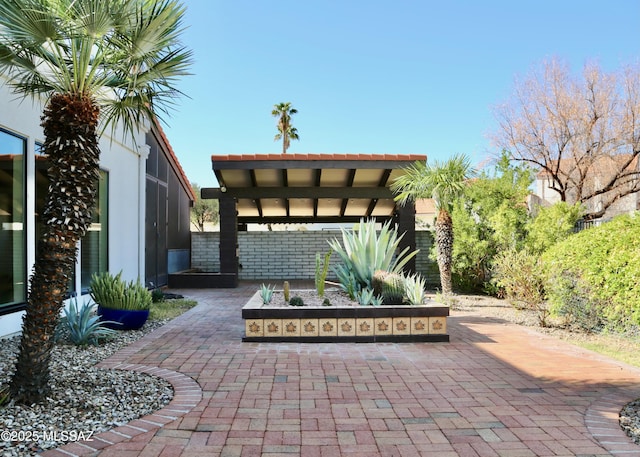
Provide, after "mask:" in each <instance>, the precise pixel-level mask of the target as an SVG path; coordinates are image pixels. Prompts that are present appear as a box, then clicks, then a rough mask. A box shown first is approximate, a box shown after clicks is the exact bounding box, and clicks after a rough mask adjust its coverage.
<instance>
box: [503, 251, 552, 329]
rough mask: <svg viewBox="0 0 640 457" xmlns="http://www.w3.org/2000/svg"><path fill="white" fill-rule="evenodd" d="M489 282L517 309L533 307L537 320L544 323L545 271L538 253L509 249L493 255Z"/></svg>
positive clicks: (545, 309) (545, 323)
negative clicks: (502, 292)
mask: <svg viewBox="0 0 640 457" xmlns="http://www.w3.org/2000/svg"><path fill="white" fill-rule="evenodd" d="M492 281H493V282H494V283H495V284H496V285H497V286H498V287H499V288H501V289H502V290H504V294H505V296H506V298H507V299H509V300H510V301H511V302H512V303H513V304H514V306H516V307H518V308H526V309H531V310H534V311H536V312H537V313H538V321H539V323H540V325H542V326H543V327H546V326H547V318H548V316H549V309H548V307H547V304H546V301H545V293H544V284H545V280H544V273H543V270H542V265H541V262H540V260H539V257H538V256H537V255H534V254H531V253H530V252H529V251H527V250H521V251H517V250H515V249H510V250H507V251H503V252H501V253H500V254H498V255H497V256H496V258H495V259H494V263H493V279H492Z"/></svg>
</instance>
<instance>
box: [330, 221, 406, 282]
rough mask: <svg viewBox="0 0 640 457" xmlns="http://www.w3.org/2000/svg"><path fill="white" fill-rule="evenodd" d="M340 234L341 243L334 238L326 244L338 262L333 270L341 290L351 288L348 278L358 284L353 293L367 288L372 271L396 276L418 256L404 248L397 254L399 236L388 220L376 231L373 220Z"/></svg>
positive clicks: (363, 222) (400, 237) (343, 230)
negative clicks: (341, 286) (341, 287)
mask: <svg viewBox="0 0 640 457" xmlns="http://www.w3.org/2000/svg"><path fill="white" fill-rule="evenodd" d="M341 231H342V244H341V243H340V241H338V239H337V238H334V239H333V240H332V241H330V242H329V245H330V246H331V249H333V250H334V251H335V252H336V253H337V254H338V256H339V257H340V260H341V262H342V263H341V264H339V265H336V266H335V267H334V271H335V273H336V275H337V276H338V280H339V281H340V283H341V284H342V285H343V288H344V289H345V290H346V288H348V287H351V285H350V284H349V282H350V281H351V276H353V279H355V281H356V282H357V284H358V288H357V290H356V291H355V292H356V293H357V292H358V291H359V290H360V289H364V288H371V287H372V284H371V280H372V278H373V273H374V272H375V271H376V270H384V271H390V272H393V273H400V272H401V271H402V268H403V267H404V265H405V264H406V263H407V262H408V261H409V260H410V259H412V258H413V257H415V255H416V254H417V253H418V251H413V252H409V248H408V247H407V248H405V249H403V250H402V252H399V253H398V252H397V250H398V246H399V244H400V241H401V240H402V237H403V235H400V236H398V233H397V231H396V230H395V229H392V228H391V221H388V222H386V223H384V224H383V225H382V228H381V229H380V232H378V231H377V230H376V221H375V219H370V220H367V221H365V220H364V219H361V220H360V224H358V225H357V226H356V227H354V228H353V229H352V230H345V229H341ZM396 254H397V255H396ZM343 281H345V282H343Z"/></svg>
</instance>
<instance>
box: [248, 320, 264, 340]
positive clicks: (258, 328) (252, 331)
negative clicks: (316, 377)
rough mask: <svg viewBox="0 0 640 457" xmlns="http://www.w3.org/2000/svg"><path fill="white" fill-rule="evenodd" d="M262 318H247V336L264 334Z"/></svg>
mask: <svg viewBox="0 0 640 457" xmlns="http://www.w3.org/2000/svg"><path fill="white" fill-rule="evenodd" d="M262 323H263V322H262V319H247V320H246V321H245V333H246V335H247V336H264V331H263V329H262Z"/></svg>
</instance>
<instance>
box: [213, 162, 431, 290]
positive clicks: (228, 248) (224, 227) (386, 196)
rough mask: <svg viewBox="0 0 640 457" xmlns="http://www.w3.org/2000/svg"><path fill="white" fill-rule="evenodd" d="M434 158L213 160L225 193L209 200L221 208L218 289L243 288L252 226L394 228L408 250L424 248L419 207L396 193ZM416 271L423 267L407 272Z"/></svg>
mask: <svg viewBox="0 0 640 457" xmlns="http://www.w3.org/2000/svg"><path fill="white" fill-rule="evenodd" d="M426 159H427V157H426V155H418V154H414V155H391V154H378V155H373V154H264V155H250V154H241V155H226V156H220V155H213V156H212V157H211V162H212V168H213V172H214V174H215V176H216V178H217V180H218V183H219V187H217V188H203V189H202V194H201V196H202V198H203V199H218V200H219V202H220V272H219V273H218V274H217V275H216V276H215V278H214V280H213V281H212V287H237V285H238V272H239V254H238V231H241V230H246V228H247V224H250V223H260V224H281V223H355V222H358V221H359V220H360V219H361V218H375V219H376V220H377V221H380V222H385V221H388V220H392V221H393V223H394V224H395V225H396V227H397V228H398V231H399V233H405V235H404V237H403V239H402V245H401V248H404V247H409V248H410V249H412V250H414V249H415V248H416V239H415V207H414V205H412V204H407V205H405V206H397V205H396V204H395V202H394V200H393V193H392V192H391V190H390V189H389V185H390V184H391V183H392V182H393V180H394V179H396V178H397V177H398V176H400V175H401V174H402V173H404V171H403V168H404V167H407V166H409V165H411V164H412V163H414V162H415V161H425V160H426ZM406 268H407V269H408V270H409V271H411V272H414V271H415V261H413V262H410V263H409V264H408V265H407V267H406Z"/></svg>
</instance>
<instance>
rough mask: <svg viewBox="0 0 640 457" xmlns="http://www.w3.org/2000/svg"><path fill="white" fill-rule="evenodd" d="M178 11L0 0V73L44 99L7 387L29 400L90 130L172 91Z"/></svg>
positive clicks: (162, 6)
mask: <svg viewBox="0 0 640 457" xmlns="http://www.w3.org/2000/svg"><path fill="white" fill-rule="evenodd" d="M184 11H185V8H184V6H182V4H181V3H179V2H177V1H172V0H81V1H78V0H1V1H0V76H4V77H5V78H6V79H7V81H8V82H7V84H8V85H9V86H10V87H11V88H12V89H13V91H14V92H15V93H16V94H19V95H22V96H24V97H27V96H31V97H34V98H36V99H42V100H43V101H44V102H45V108H44V112H43V114H42V118H41V120H42V124H41V125H42V127H43V130H44V145H43V152H44V154H46V156H47V159H48V161H49V165H50V168H49V179H50V186H49V192H48V195H47V199H46V202H45V207H44V211H43V213H44V214H43V220H44V221H45V228H44V234H43V235H42V238H41V239H40V240H39V245H38V250H37V258H36V263H35V268H34V270H33V273H32V275H31V279H30V284H29V293H28V298H27V308H26V315H25V317H24V320H23V325H22V337H21V342H20V353H19V356H18V360H17V363H16V370H15V373H14V375H13V378H12V380H11V384H10V388H9V392H10V395H11V398H12V399H13V400H15V401H16V402H21V403H27V404H30V403H35V402H39V401H41V400H42V399H44V398H45V396H46V395H47V393H48V391H49V390H50V386H49V377H50V371H49V360H50V357H51V351H52V348H53V336H54V332H55V328H56V324H57V322H58V318H59V315H60V311H61V309H62V306H63V299H64V295H65V292H66V290H67V286H68V284H69V279H70V278H71V274H72V271H73V266H74V263H75V259H76V255H77V244H78V241H79V239H80V238H81V237H82V236H83V235H84V234H85V232H86V230H87V228H88V225H89V223H90V222H91V212H92V208H93V207H94V205H95V196H96V183H97V181H98V175H99V161H100V149H99V137H100V135H101V134H102V132H103V131H104V129H105V128H106V127H107V126H111V128H112V132H115V130H116V124H117V125H119V126H122V128H123V131H124V134H125V135H128V134H131V135H132V136H133V134H134V132H136V130H137V129H138V126H140V125H141V123H142V122H145V121H149V120H152V119H154V118H155V117H157V115H158V114H159V113H158V111H159V110H160V111H162V112H166V109H167V108H168V107H169V106H170V105H171V102H172V100H173V99H174V97H176V96H177V95H179V92H178V91H177V90H176V89H175V87H174V85H173V83H174V81H175V80H176V79H177V78H178V77H180V76H183V75H186V74H187V71H188V68H189V66H190V63H191V51H189V50H186V49H185V48H184V47H183V46H182V45H181V44H180V40H179V38H180V34H181V31H182V25H181V23H182V18H183V15H184Z"/></svg>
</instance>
